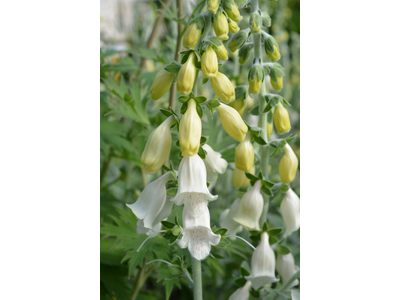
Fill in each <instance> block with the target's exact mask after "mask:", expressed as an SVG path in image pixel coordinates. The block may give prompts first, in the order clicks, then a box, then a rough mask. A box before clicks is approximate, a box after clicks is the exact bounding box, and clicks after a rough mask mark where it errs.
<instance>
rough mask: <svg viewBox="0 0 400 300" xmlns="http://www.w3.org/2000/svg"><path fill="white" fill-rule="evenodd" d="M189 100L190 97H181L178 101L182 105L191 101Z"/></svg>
mask: <svg viewBox="0 0 400 300" xmlns="http://www.w3.org/2000/svg"><path fill="white" fill-rule="evenodd" d="M189 99H190V97H188V96H180V97H179V98H178V101H179V102H180V103H186V102H188V101H189Z"/></svg>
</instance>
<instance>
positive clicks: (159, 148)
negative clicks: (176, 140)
mask: <svg viewBox="0 0 400 300" xmlns="http://www.w3.org/2000/svg"><path fill="white" fill-rule="evenodd" d="M175 123H176V120H175V119H174V117H173V116H170V117H168V118H167V119H166V120H165V121H164V122H162V123H161V125H160V126H158V127H157V128H156V129H154V130H153V132H152V133H151V134H150V136H149V138H148V139H147V142H146V146H145V147H144V150H143V153H142V157H141V158H140V160H141V162H142V163H143V164H144V165H145V166H146V167H145V168H144V169H143V172H145V173H148V174H154V173H155V172H157V171H158V170H159V169H160V168H161V167H162V165H163V164H164V162H165V161H166V160H167V158H168V155H169V152H170V150H171V143H172V137H171V129H170V128H171V126H172V125H173V124H175Z"/></svg>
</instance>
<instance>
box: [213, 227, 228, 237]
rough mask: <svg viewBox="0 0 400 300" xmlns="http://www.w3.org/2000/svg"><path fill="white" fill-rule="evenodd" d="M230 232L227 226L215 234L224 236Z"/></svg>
mask: <svg viewBox="0 0 400 300" xmlns="http://www.w3.org/2000/svg"><path fill="white" fill-rule="evenodd" d="M227 232H228V229H226V228H219V229H217V230H216V231H214V234H219V235H221V236H224V235H225V234H226V233H227Z"/></svg>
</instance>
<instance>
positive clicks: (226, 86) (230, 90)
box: [211, 72, 235, 103]
mask: <svg viewBox="0 0 400 300" xmlns="http://www.w3.org/2000/svg"><path fill="white" fill-rule="evenodd" d="M211 86H212V88H213V90H214V92H215V94H216V95H217V96H218V98H219V99H221V100H222V101H224V102H225V103H229V102H232V101H233V100H235V88H234V87H233V84H232V82H231V81H230V80H229V78H228V77H226V75H225V74H223V73H221V72H217V75H216V76H215V77H213V78H211Z"/></svg>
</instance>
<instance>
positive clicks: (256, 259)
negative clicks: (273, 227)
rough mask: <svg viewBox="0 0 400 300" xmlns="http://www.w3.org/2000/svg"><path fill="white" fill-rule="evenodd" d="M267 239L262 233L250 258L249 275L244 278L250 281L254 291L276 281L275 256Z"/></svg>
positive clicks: (265, 234)
mask: <svg viewBox="0 0 400 300" xmlns="http://www.w3.org/2000/svg"><path fill="white" fill-rule="evenodd" d="M268 239H269V236H268V233H266V232H265V231H264V232H262V233H261V242H260V244H259V245H258V246H257V248H256V250H254V252H253V256H252V257H251V274H250V275H249V276H246V277H245V278H246V279H247V280H250V281H251V284H252V286H253V288H254V289H256V290H257V289H258V288H260V287H262V286H264V285H266V284H269V283H272V282H276V281H278V279H276V278H275V254H274V250H272V248H271V246H270V245H269V240H268Z"/></svg>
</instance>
